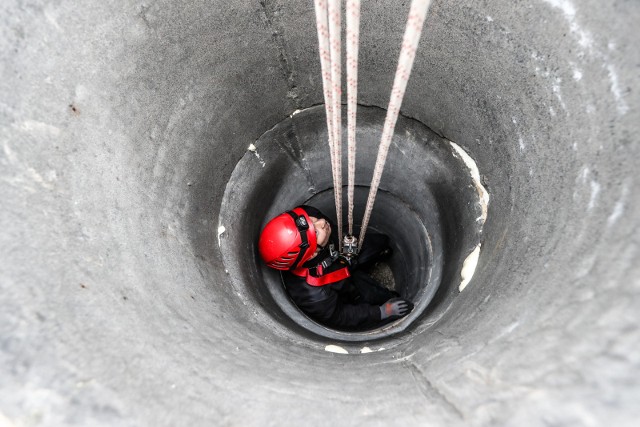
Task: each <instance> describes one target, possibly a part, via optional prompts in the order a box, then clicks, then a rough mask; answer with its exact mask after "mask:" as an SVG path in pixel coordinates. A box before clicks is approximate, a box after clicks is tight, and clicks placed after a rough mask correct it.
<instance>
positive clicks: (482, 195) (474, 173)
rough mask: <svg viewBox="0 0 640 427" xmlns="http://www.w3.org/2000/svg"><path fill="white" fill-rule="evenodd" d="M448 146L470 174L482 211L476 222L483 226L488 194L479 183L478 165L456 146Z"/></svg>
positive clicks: (454, 144)
mask: <svg viewBox="0 0 640 427" xmlns="http://www.w3.org/2000/svg"><path fill="white" fill-rule="evenodd" d="M449 144H451V146H452V147H453V150H454V154H456V153H457V155H458V156H460V158H462V161H463V162H464V164H465V165H467V168H469V171H470V172H471V179H473V183H474V184H475V186H476V190H477V191H478V198H479V199H480V200H479V203H480V208H481V211H482V214H481V216H480V218H478V221H482V224H484V223H485V221H486V220H487V211H488V208H489V193H488V192H487V190H486V189H485V188H484V186H483V185H482V182H481V181H480V171H479V170H478V165H477V164H476V162H475V160H473V159H472V158H471V156H470V155H469V154H467V152H466V151H464V150H463V149H462V147H460V146H459V145H458V144H456V143H455V142H452V141H449Z"/></svg>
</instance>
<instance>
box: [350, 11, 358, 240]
mask: <svg viewBox="0 0 640 427" xmlns="http://www.w3.org/2000/svg"><path fill="white" fill-rule="evenodd" d="M359 38H360V0H347V141H348V161H349V162H348V163H349V164H348V175H347V182H348V188H347V200H348V204H349V211H348V224H349V233H348V234H349V235H350V236H351V235H353V192H354V186H355V180H356V109H357V101H358V43H359Z"/></svg>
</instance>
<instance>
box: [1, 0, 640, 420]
mask: <svg viewBox="0 0 640 427" xmlns="http://www.w3.org/2000/svg"><path fill="white" fill-rule="evenodd" d="M408 7H409V4H408V2H404V3H396V2H382V1H380V2H366V3H365V6H364V9H363V17H362V19H363V23H362V40H363V45H362V47H361V57H360V59H361V69H360V70H361V75H360V81H361V92H360V96H359V102H360V103H362V104H364V105H374V106H378V107H383V108H384V107H385V106H386V102H387V100H388V93H389V88H390V86H391V82H392V78H393V71H394V68H395V62H396V59H397V54H398V47H399V44H400V40H401V37H402V32H403V25H404V20H405V19H406V13H407V11H408ZM639 9H640V4H639V3H637V2H633V1H626V2H625V1H613V2H602V1H595V0H586V1H582V2H579V3H578V2H574V1H571V0H532V1H531V2H521V1H515V2H514V1H480V2H478V1H471V0H464V1H461V2H449V1H446V0H436V1H434V4H433V5H432V7H431V11H430V15H429V18H428V20H427V23H426V31H425V32H424V34H423V38H422V42H421V46H420V52H419V54H418V58H417V60H416V65H415V69H414V73H413V76H412V80H411V82H410V84H409V88H408V90H407V96H406V98H405V101H404V104H403V109H402V111H403V114H405V115H406V116H408V117H412V118H415V119H417V120H419V121H421V122H422V123H424V124H426V125H427V126H429V127H430V128H431V129H433V130H434V131H436V132H438V133H439V134H441V135H443V136H444V137H446V138H448V139H450V140H453V141H455V142H456V143H458V144H459V145H461V146H462V147H464V148H465V149H466V150H467V151H468V152H469V153H470V154H471V155H472V156H473V157H474V158H475V160H476V161H477V163H478V166H479V168H480V171H481V173H482V175H483V180H484V183H485V184H486V186H487V189H488V190H489V192H490V193H491V196H492V200H491V204H490V207H489V217H488V220H487V223H486V224H485V230H484V242H483V249H482V252H481V256H480V262H479V265H478V269H477V271H476V275H475V276H474V279H473V281H472V282H471V283H470V284H469V285H468V286H467V289H465V291H464V292H462V293H461V294H460V295H458V296H457V297H455V298H453V299H452V300H451V303H450V304H449V305H448V306H447V307H444V308H446V309H442V310H440V311H439V312H438V313H434V315H433V316H431V317H428V318H426V319H425V320H424V322H423V325H422V326H419V327H417V328H415V330H413V331H412V332H411V333H410V334H406V335H405V336H403V337H402V338H399V339H396V340H394V341H391V342H389V343H385V342H374V343H371V344H370V348H371V349H372V350H374V352H373V353H368V354H348V355H345V354H335V353H331V352H327V351H325V346H326V345H328V344H335V343H331V342H325V341H323V340H320V339H318V340H314V339H311V338H308V337H302V336H298V335H296V334H295V332H294V331H291V330H286V329H283V328H280V327H278V324H276V323H274V322H271V321H270V320H269V319H270V318H269V315H268V314H266V313H264V310H262V307H261V306H260V304H257V303H255V304H254V303H252V302H251V301H249V302H247V300H246V298H243V296H241V295H237V294H236V293H234V292H233V288H232V287H231V286H230V278H229V277H228V276H227V274H226V273H225V268H224V265H223V263H222V259H221V256H220V252H219V246H218V213H219V208H220V203H221V199H222V195H223V193H224V191H225V185H226V183H227V181H228V180H229V177H230V176H231V173H232V171H233V168H234V166H235V165H236V163H237V162H238V160H239V159H240V158H242V156H243V155H246V148H247V146H248V145H249V144H250V143H252V142H254V141H255V140H256V139H257V138H258V137H259V136H260V135H261V134H262V133H264V132H265V131H267V130H268V129H270V128H271V127H272V126H273V125H275V124H276V123H278V122H280V121H281V120H282V119H283V118H284V117H286V116H288V115H289V114H291V113H292V112H293V111H294V110H296V109H300V108H306V107H309V106H312V105H315V104H318V103H321V102H322V93H321V81H320V75H319V61H318V59H317V52H316V41H315V30H314V27H313V26H314V14H313V9H312V4H311V2H308V1H305V2H284V1H261V2H256V1H253V2H240V1H226V2H221V1H218V2H211V1H204V0H199V1H190V2H172V1H168V0H160V1H157V2H153V3H143V2H135V1H115V0H105V1H100V2H98V1H94V2H84V3H82V2H81V3H79V2H73V1H68V0H67V1H65V0H60V1H56V2H45V1H42V0H32V1H19V0H5V1H3V2H2V3H1V5H0V16H1V17H2V18H1V19H2V26H0V34H1V36H0V57H1V58H2V60H1V61H0V63H1V64H2V65H1V68H0V72H1V78H0V94H1V96H0V126H1V131H0V140H1V141H0V144H1V145H2V149H1V150H0V200H1V201H2V202H1V205H0V206H1V208H0V230H2V231H0V301H2V309H1V310H0V367H1V368H0V369H1V370H2V371H1V372H0V374H1V375H0V425H2V424H4V425H9V426H11V425H16V426H22V425H79V426H86V425H109V426H112V425H123V426H124V425H243V426H251V425H255V426H264V425H300V424H303V425H330V424H331V425H358V424H367V425H369V424H370V425H401V424H406V425H426V424H431V425H462V424H465V425H491V424H501V425H547V424H552V425H601V424H604V423H610V424H612V425H632V423H633V422H634V421H635V420H636V419H637V418H638V417H639V416H640V409H639V408H640V406H638V405H637V401H638V398H639V397H640V386H639V383H640V378H639V376H640V374H639V372H640V371H639V368H640V366H639V365H640V351H639V350H638V348H639V345H640V332H639V331H638V320H639V317H640V315H639V314H638V313H639V311H638V310H637V306H638V302H639V298H638V293H639V288H640V279H638V277H639V274H640V263H639V262H638V261H637V260H638V258H639V256H640V250H639V246H638V245H639V243H640V229H639V227H638V225H639V222H640V220H639V218H640V216H639V215H638V213H639V209H638V205H639V203H640V195H639V194H638V190H637V186H638V178H637V176H636V175H637V169H638V158H639V157H638V156H639V155H640V147H639V145H638V137H637V136H636V134H635V132H637V130H638V127H639V126H638V123H640V117H639V114H638V101H639V99H638V93H637V90H636V89H637V87H638V83H639V82H640V77H639V76H638V64H639V63H640V52H639V51H638V48H637V46H638V36H637V34H638V32H637V22H638V18H639V17H640V10H639ZM452 197H455V196H452ZM233 237H234V236H224V234H223V235H222V236H221V238H233ZM435 314H437V315H435ZM338 344H339V343H338ZM382 347H385V348H386V350H383V351H375V350H378V349H380V348H382ZM349 351H350V352H351V353H357V349H351V348H349Z"/></svg>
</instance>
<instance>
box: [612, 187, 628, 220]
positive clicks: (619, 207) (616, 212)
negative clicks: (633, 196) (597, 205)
mask: <svg viewBox="0 0 640 427" xmlns="http://www.w3.org/2000/svg"><path fill="white" fill-rule="evenodd" d="M628 194H629V187H628V186H626V185H625V186H624V187H622V194H621V195H620V198H619V199H618V201H617V202H616V204H615V206H614V207H613V211H612V212H611V215H609V217H608V218H607V227H611V226H612V225H613V224H615V223H616V222H617V221H618V220H619V219H620V217H621V216H622V214H623V213H624V207H625V205H626V203H627V202H626V199H627V196H628Z"/></svg>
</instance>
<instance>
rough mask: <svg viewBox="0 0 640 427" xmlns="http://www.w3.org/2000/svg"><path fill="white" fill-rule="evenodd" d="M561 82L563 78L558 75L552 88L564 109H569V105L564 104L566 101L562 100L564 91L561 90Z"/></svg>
mask: <svg viewBox="0 0 640 427" xmlns="http://www.w3.org/2000/svg"><path fill="white" fill-rule="evenodd" d="M560 83H562V79H561V78H560V77H556V79H555V81H554V82H553V84H552V85H551V90H552V91H553V94H554V95H555V96H556V98H557V99H558V102H559V103H560V106H561V107H562V109H563V110H564V111H567V106H566V105H565V104H564V101H563V100H562V93H561V92H560Z"/></svg>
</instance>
